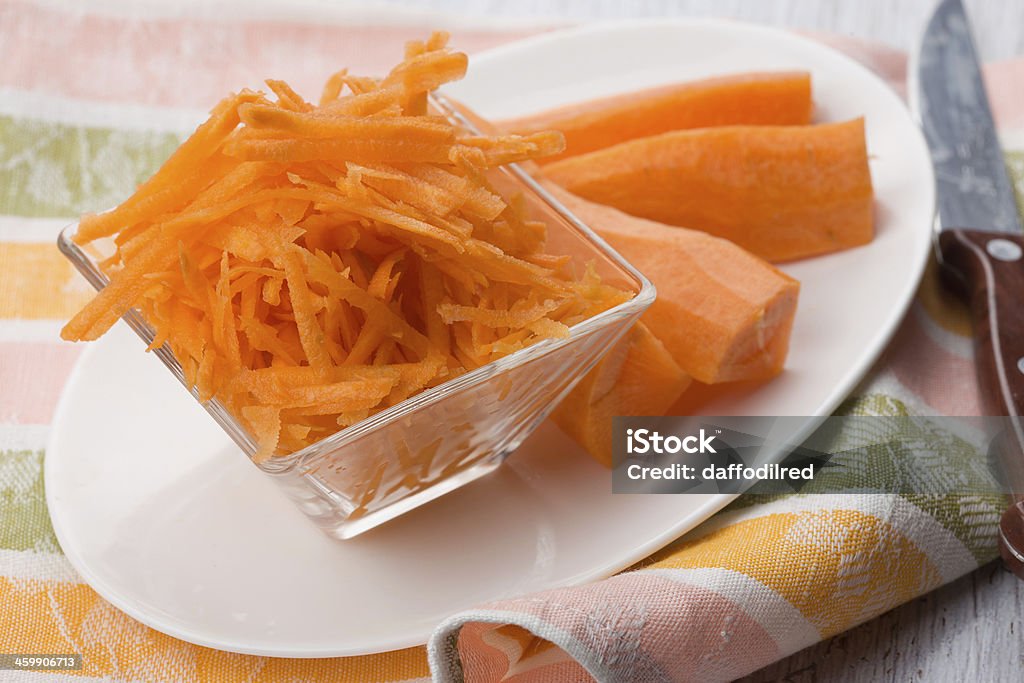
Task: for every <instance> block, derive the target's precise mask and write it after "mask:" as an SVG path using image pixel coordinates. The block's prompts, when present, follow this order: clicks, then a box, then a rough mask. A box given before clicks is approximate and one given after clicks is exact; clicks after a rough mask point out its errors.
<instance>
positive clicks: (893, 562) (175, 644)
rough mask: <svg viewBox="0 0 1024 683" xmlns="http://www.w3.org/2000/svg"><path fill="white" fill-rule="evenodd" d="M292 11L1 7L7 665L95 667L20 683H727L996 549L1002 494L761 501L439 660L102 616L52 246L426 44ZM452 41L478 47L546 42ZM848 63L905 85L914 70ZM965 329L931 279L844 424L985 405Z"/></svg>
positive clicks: (353, 16) (482, 624)
mask: <svg viewBox="0 0 1024 683" xmlns="http://www.w3.org/2000/svg"><path fill="white" fill-rule="evenodd" d="M284 8H285V5H284V4H283V3H282V4H281V5H280V6H275V5H273V4H267V3H262V4H260V5H259V6H258V9H253V8H249V9H246V10H244V11H241V10H240V9H239V7H238V6H234V7H233V9H232V10H231V11H230V12H228V11H225V10H209V9H201V8H200V6H199V5H191V8H190V9H189V11H187V12H185V11H177V10H175V9H173V8H170V7H168V8H160V7H159V6H158V5H156V4H146V5H145V6H135V5H123V6H122V5H116V4H111V3H104V4H101V5H100V6H98V7H94V6H92V5H88V6H81V7H80V6H71V7H61V6H58V5H56V4H54V3H50V2H21V1H3V0H0V521H2V523H0V652H39V653H43V652H81V653H83V654H84V666H83V668H82V670H81V671H77V672H70V673H69V674H67V677H66V678H65V677H64V676H63V675H62V676H61V677H59V678H58V677H55V676H54V675H52V674H46V673H38V674H25V675H24V676H25V680H46V681H51V680H72V679H76V680H90V679H91V680H120V681H267V682H275V681H294V680H324V681H328V680H330V681H408V680H422V679H428V678H429V677H430V676H431V670H430V667H433V674H434V676H436V677H437V678H438V679H440V680H467V681H490V680H495V681H496V680H514V681H524V682H525V681H578V680H588V679H589V678H590V677H596V678H598V679H599V680H602V681H638V680H643V681H687V680H697V681H713V680H726V679H730V678H734V677H737V676H741V675H743V674H746V673H748V672H750V671H753V670H755V669H757V668H759V667H761V666H764V665H765V664H768V663H769V662H771V661H773V660H775V659H777V658H779V657H782V656H784V655H786V654H788V653H790V652H793V651H795V650H797V649H800V648H802V647H805V646H807V645H809V644H812V643H814V642H816V641H818V640H820V639H822V638H827V637H829V636H830V635H832V634H835V633H838V632H840V631H842V630H844V629H847V628H850V627H851V626H854V625H855V624H858V623H860V622H862V621H865V620H867V619H870V618H872V617H874V616H875V615H878V614H880V613H882V612H884V611H886V610H888V609H890V608H892V607H894V606H896V605H898V604H900V603H902V602H905V601H907V600H910V599H911V598H913V597H915V596H918V595H921V594H922V593H924V592H926V591H929V590H931V589H933V588H935V587H937V586H939V585H941V584H943V583H945V582H948V581H951V580H953V579H955V578H956V577H958V576H960V575H962V574H964V573H966V572H969V571H971V570H972V569H973V568H975V567H977V566H978V565H979V564H981V563H984V562H986V561H988V560H990V559H991V558H993V557H994V556H995V541H994V528H995V524H996V520H997V518H998V516H999V514H1000V512H1001V510H1002V507H1003V500H1002V498H1001V497H1000V496H998V495H996V494H991V495H972V496H969V497H968V496H957V497H944V498H934V497H933V498H924V497H914V496H895V495H893V496H884V495H874V496H867V495H863V496H861V495H845V496H825V495H817V496H788V497H776V498H773V499H771V500H767V501H764V500H761V501H754V500H753V499H751V498H745V499H741V500H739V501H737V503H735V504H734V505H732V506H731V507H730V508H728V509H726V510H725V511H723V512H722V513H720V514H718V515H716V516H715V517H714V518H713V519H712V520H710V521H709V522H708V523H706V524H704V525H702V526H701V527H700V528H698V529H697V530H695V531H694V532H692V533H690V534H688V535H687V536H686V537H684V538H682V539H680V540H679V541H677V542H676V543H674V544H673V545H671V546H670V547H668V548H666V549H664V550H662V551H661V552H659V553H657V554H656V555H655V556H654V557H652V558H650V559H649V560H648V561H646V562H644V563H643V564H642V566H641V567H639V568H637V569H635V570H634V571H630V572H626V573H623V574H620V575H618V576H616V577H613V578H610V579H608V580H605V581H601V582H598V583H595V584H592V585H589V586H583V587H578V588H569V589H563V590H556V591H550V592H547V593H544V594H539V595H530V596H525V597H522V598H518V599H514V600H506V601H502V602H499V603H493V604H489V605H482V606H480V607H479V608H478V609H474V610H472V611H470V612H467V613H465V614H459V615H456V616H453V617H452V618H451V619H449V620H448V621H447V622H446V623H445V624H443V625H441V626H440V627H439V629H438V630H437V632H436V634H435V636H434V638H433V639H432V641H431V643H430V645H429V648H424V647H418V648H412V649H408V650H402V651H398V652H391V653H385V654H379V655H372V656H365V657H353V658H344V659H322V660H298V659H272V658H264V657H255V656H245V655H237V654H231V653H226V652H219V651H215V650H210V649H208V648H203V647H198V646H194V645H191V644H188V643H184V642H181V641H178V640H175V639H173V638H171V637H169V636H166V635H163V634H160V633H157V632H155V631H153V630H151V629H149V628H147V627H144V626H142V625H140V624H138V623H137V622H134V621H133V620H132V619H130V618H129V617H127V616H126V615H124V614H122V613H120V612H119V611H117V610H116V609H114V608H113V607H111V606H110V605H108V604H107V603H106V602H104V601H103V600H102V599H101V598H99V597H98V596H97V595H96V594H95V593H94V592H93V591H92V590H91V589H90V588H89V587H88V586H86V585H85V584H84V583H83V582H82V580H81V579H80V578H79V577H78V576H77V575H76V573H75V572H74V570H73V569H72V568H71V567H70V566H69V565H68V563H67V561H66V560H65V559H64V557H63V555H62V554H61V550H60V547H59V545H58V543H57V541H56V539H55V538H54V535H53V531H52V529H51V527H50V524H49V520H48V517H47V512H46V506H45V503H44V499H43V481H42V474H41V473H42V462H43V458H44V457H45V453H44V443H45V439H46V435H47V431H48V426H49V423H50V421H51V420H52V417H53V410H54V406H55V403H56V400H57V396H58V394H59V393H60V391H61V389H62V387H63V385H64V383H65V381H66V380H67V377H68V374H69V372H70V370H71V367H72V365H73V364H74V362H75V360H76V358H77V355H78V353H79V351H80V348H79V347H77V346H73V345H70V344H65V343H63V342H61V341H59V338H58V330H59V328H60V325H61V323H62V321H63V320H64V319H66V318H67V317H68V316H70V315H71V314H72V313H73V312H74V311H75V310H76V309H77V308H78V307H79V306H80V305H81V304H82V303H83V302H84V300H85V298H86V297H87V296H88V295H89V291H88V288H87V285H85V283H84V282H82V281H81V279H80V278H78V277H77V276H76V275H75V273H74V272H73V270H72V268H71V266H70V265H69V264H68V263H67V262H66V261H65V260H64V259H63V258H62V257H61V256H60V255H59V254H58V252H57V250H56V248H55V247H54V246H53V242H54V239H55V236H56V234H57V231H58V229H59V228H60V227H62V226H63V225H65V224H66V223H67V222H69V221H70V220H71V219H74V218H75V217H76V216H77V215H78V214H80V213H81V212H83V211H87V210H95V209H96V208H98V207H105V206H110V205H113V204H115V203H116V202H118V201H119V200H120V199H122V198H124V197H125V196H127V195H128V194H129V193H130V192H131V190H132V189H133V188H134V186H135V184H136V183H138V182H139V181H140V180H142V179H144V178H145V177H146V176H147V175H148V174H149V173H151V172H152V171H153V170H154V169H155V168H156V166H157V165H158V164H159V163H160V162H161V161H162V160H163V159H164V158H165V157H166V156H167V155H168V154H169V152H170V151H171V150H172V149H173V148H174V146H175V145H176V144H177V142H178V141H179V140H180V139H181V137H182V135H183V134H185V133H186V132H188V131H189V130H190V129H191V127H192V126H194V125H195V123H196V122H197V121H198V120H200V119H201V117H202V114H203V109H205V108H206V107H207V106H209V105H210V104H211V103H213V102H215V101H217V99H218V98H219V96H220V95H221V94H222V93H224V92H227V91H229V90H231V89H233V88H236V87H237V86H238V85H239V84H251V83H258V82H259V81H260V79H261V78H263V77H265V76H267V75H273V76H275V77H279V78H285V79H287V80H288V81H289V82H292V83H293V84H294V85H295V86H296V87H297V88H298V89H299V90H300V91H301V90H305V91H307V92H315V91H316V85H317V84H318V83H321V82H322V81H323V80H324V79H325V78H326V76H327V75H328V74H330V73H332V72H333V71H334V70H335V69H336V68H337V67H338V65H339V64H348V65H350V66H351V67H352V68H353V70H355V71H358V72H363V73H366V72H368V73H374V72H377V71H380V70H381V69H382V68H383V67H384V66H385V65H387V64H389V63H391V62H392V61H393V60H394V59H395V56H396V55H399V54H401V46H402V43H403V42H404V40H405V39H406V38H407V37H408V36H410V35H422V34H423V32H424V30H425V29H426V25H425V23H424V21H425V20H424V18H423V17H422V16H420V15H416V14H413V13H411V12H407V11H406V12H400V11H397V10H391V11H385V10H377V9H368V10H363V9H351V8H342V9H339V8H333V9H332V8H328V7H327V6H324V7H322V8H321V9H320V10H319V11H320V12H321V13H322V14H323V16H318V17H304V18H302V19H301V20H299V19H296V18H295V17H292V16H288V14H287V12H286V11H285V9H284ZM429 23H430V24H434V23H436V22H435V21H433V20H431V21H429ZM449 25H450V26H451V27H452V34H453V37H452V43H453V44H454V45H456V46H458V47H459V48H460V49H464V50H466V51H469V52H470V53H472V52H474V51H478V50H480V49H483V48H486V47H490V46H493V45H497V44H500V43H503V42H507V41H510V40H514V39H516V38H518V37H521V36H523V35H526V34H528V33H530V32H533V31H535V30H539V29H533V30H524V29H522V28H521V27H520V28H516V29H514V30H512V29H509V28H505V27H501V26H494V25H492V26H489V27H481V26H475V27H474V26H471V25H467V24H466V23H465V22H462V21H456V20H454V19H453V20H452V22H450V23H449ZM838 47H840V49H844V50H846V51H847V52H849V53H850V54H853V55H854V56H855V57H857V58H858V59H860V60H862V61H864V62H865V63H867V64H868V65H869V66H870V67H872V68H874V69H875V70H876V71H878V72H879V73H881V74H882V75H883V76H884V77H885V78H887V79H888V80H889V81H890V82H892V83H893V85H894V87H897V88H899V87H902V78H903V72H904V60H903V57H902V55H900V54H898V53H894V52H892V51H888V50H885V49H880V48H877V47H874V46H867V45H863V44H859V43H852V42H849V41H843V42H841V43H839V44H838ZM988 76H989V79H990V90H991V92H992V95H993V99H994V104H995V110H996V116H997V119H998V122H999V125H1000V127H1001V128H1002V130H1003V131H1004V132H1005V134H1006V138H1005V139H1006V142H1007V145H1008V146H1009V147H1010V148H1012V147H1014V146H1016V147H1017V148H1018V149H1024V145H1021V144H1020V143H1021V140H1022V137H1015V133H1014V131H1020V130H1024V101H1021V98H1020V95H1019V90H1018V89H1016V88H1015V85H1017V84H1019V83H1020V82H1021V81H1022V79H1024V61H1016V62H1010V63H1004V64H1000V65H995V66H992V67H991V68H990V69H989V70H988ZM1008 163H1009V165H1010V167H1011V169H1013V173H1014V178H1015V181H1016V182H1017V187H1018V189H1019V190H1021V189H1024V154H1022V153H1019V152H1012V151H1011V152H1009V153H1008ZM969 335H970V329H969V325H968V322H967V320H966V318H965V314H964V312H963V311H962V310H960V309H958V308H956V307H955V305H953V304H949V303H948V302H947V301H946V300H945V299H944V298H943V297H941V296H940V295H939V293H938V285H937V279H936V276H935V272H934V269H930V270H929V272H928V273H927V275H926V278H925V281H924V283H923V284H922V286H921V290H920V293H919V295H918V298H917V300H916V301H915V303H914V305H913V307H912V309H911V310H910V312H909V314H908V315H907V318H906V320H905V321H904V323H903V325H902V327H901V329H900V331H899V333H898V334H897V336H896V338H895V339H894V340H893V342H892V344H891V346H890V348H889V349H888V351H887V353H886V355H885V357H884V358H883V359H882V360H881V361H880V362H879V364H878V366H877V367H876V368H875V370H874V371H873V372H872V373H871V375H870V377H869V378H868V379H867V380H866V381H865V382H864V383H863V384H862V386H861V387H860V388H859V389H858V391H857V393H856V395H855V396H854V397H853V398H852V399H851V400H850V401H849V402H848V403H847V405H846V406H845V409H846V410H847V411H850V412H854V413H861V414H883V415H901V414H920V413H940V414H952V415H964V414H971V413H972V412H976V411H977V409H978V408H977V402H978V401H977V388H976V385H975V383H974V374H973V372H974V371H973V363H972V357H971V344H970V339H969ZM962 452H963V456H962V457H968V458H972V457H973V458H979V457H981V456H980V454H978V453H977V452H976V451H974V450H973V449H972V448H970V447H969V446H965V447H964V449H962ZM3 676H4V673H3V672H0V678H3Z"/></svg>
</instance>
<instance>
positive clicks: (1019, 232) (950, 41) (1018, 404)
mask: <svg viewBox="0 0 1024 683" xmlns="http://www.w3.org/2000/svg"><path fill="white" fill-rule="evenodd" d="M910 75H911V79H913V81H915V82H912V84H911V88H910V97H911V106H912V107H913V108H914V109H916V111H917V113H918V115H919V117H920V120H921V127H922V128H923V130H924V134H925V137H926V138H927V140H928V146H929V148H930V149H931V155H932V162H933V163H934V165H935V176H936V185H937V187H936V189H937V192H938V205H939V217H938V222H937V224H936V225H937V231H936V233H937V234H936V246H937V250H938V256H939V260H940V261H941V263H942V265H943V267H944V271H946V272H947V273H949V274H951V275H952V276H953V277H952V278H947V280H955V281H957V282H958V283H959V289H960V290H961V291H962V293H963V294H964V295H965V296H966V297H967V300H968V302H969V305H970V309H971V314H972V317H973V319H974V329H975V341H974V344H975V354H976V356H975V359H976V363H977V368H978V380H979V386H980V389H981V393H982V401H983V406H984V408H985V410H986V412H987V413H988V414H989V415H1004V416H1009V417H1010V420H1008V425H1009V426H1008V428H1007V429H1006V430H1004V431H1003V433H1002V434H1001V435H1000V436H999V437H997V438H996V439H995V441H994V442H993V445H992V449H991V455H992V457H993V460H994V462H995V464H996V465H997V466H998V467H999V469H1001V470H1002V476H1003V478H1004V480H1005V481H1006V483H1007V485H1008V486H1009V487H1010V490H1011V491H1012V492H1013V505H1011V507H1010V509H1008V510H1007V511H1006V513H1005V514H1004V515H1003V517H1002V520H1001V522H1000V553H1001V555H1002V556H1003V560H1004V561H1005V562H1006V565H1007V567H1009V568H1010V569H1011V570H1013V571H1014V573H1016V574H1017V575H1018V576H1019V577H1021V578H1022V579H1024V431H1022V423H1024V421H1022V419H1021V412H1022V409H1024V229H1022V227H1021V222H1020V217H1019V214H1018V212H1017V204H1016V201H1015V199H1014V192H1013V185H1012V184H1011V182H1010V177H1009V174H1008V173H1007V170H1006V163H1005V160H1004V157H1003V153H1002V150H1001V149H1000V147H999V139H998V136H997V135H996V129H995V124H994V123H993V121H992V113H991V111H990V109H989V103H988V96H987V95H986V93H985V84H984V81H983V80H982V75H981V69H980V67H979V66H978V57H977V53H976V51H975V47H974V41H973V39H972V38H971V29H970V25H969V23H968V21H967V15H966V13H965V12H964V8H963V5H961V3H960V0H942V1H941V2H940V3H939V5H938V7H937V8H936V10H935V13H934V14H933V15H932V17H931V19H930V20H929V22H928V25H927V27H926V29H925V32H924V37H923V39H922V41H921V49H920V52H919V54H918V55H917V61H916V64H915V65H913V66H912V68H911V70H910Z"/></svg>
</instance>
